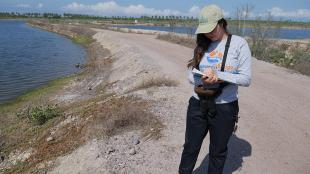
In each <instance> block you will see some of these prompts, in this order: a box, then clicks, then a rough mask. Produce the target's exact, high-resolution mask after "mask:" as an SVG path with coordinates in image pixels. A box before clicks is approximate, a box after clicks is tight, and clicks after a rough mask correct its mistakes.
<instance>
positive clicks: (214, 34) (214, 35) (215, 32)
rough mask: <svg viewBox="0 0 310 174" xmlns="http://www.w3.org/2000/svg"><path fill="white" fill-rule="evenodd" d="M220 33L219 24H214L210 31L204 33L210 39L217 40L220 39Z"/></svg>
mask: <svg viewBox="0 0 310 174" xmlns="http://www.w3.org/2000/svg"><path fill="white" fill-rule="evenodd" d="M222 34H223V31H222V28H221V27H220V26H219V25H216V27H215V28H214V29H213V30H212V31H211V32H210V33H205V34H204V35H205V36H206V37H207V38H209V39H211V40H212V41H217V40H220V39H221V37H222Z"/></svg>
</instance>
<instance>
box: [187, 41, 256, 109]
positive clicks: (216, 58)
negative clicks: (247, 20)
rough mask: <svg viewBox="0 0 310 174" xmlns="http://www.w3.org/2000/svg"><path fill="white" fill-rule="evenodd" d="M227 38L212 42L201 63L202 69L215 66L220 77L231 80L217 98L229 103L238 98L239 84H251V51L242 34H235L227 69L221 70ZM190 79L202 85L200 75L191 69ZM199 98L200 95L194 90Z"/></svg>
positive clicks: (227, 80) (193, 82)
mask: <svg viewBox="0 0 310 174" xmlns="http://www.w3.org/2000/svg"><path fill="white" fill-rule="evenodd" d="M225 44H226V40H223V41H216V42H212V43H211V44H210V45H209V48H208V50H207V51H206V53H205V54H204V56H203V58H202V60H201V62H200V64H199V69H200V71H202V72H203V71H204V70H205V69H206V68H209V67H211V68H213V69H215V70H216V72H217V76H218V78H219V79H221V80H224V81H226V82H229V83H230V84H229V85H228V86H226V87H225V88H224V89H223V91H222V94H221V95H220V96H218V97H217V98H216V103H217V104H221V103H229V102H232V101H235V100H237V99H238V86H246V87H247V86H249V85H250V83H251V57H252V56H251V51H250V48H249V46H248V43H247V41H246V40H245V39H243V38H242V37H240V36H236V35H233V36H232V38H231V43H230V47H229V50H228V54H227V59H226V64H225V71H224V72H221V65H222V59H223V56H224V51H225ZM188 78H189V81H190V82H191V83H192V84H193V85H194V86H198V85H202V82H201V80H200V77H199V76H196V75H194V74H193V73H192V72H191V70H189V73H188ZM203 86H204V88H206V89H208V88H214V87H217V86H218V84H217V85H203ZM193 96H194V97H195V98H197V99H199V98H198V95H197V94H196V93H195V92H194V94H193Z"/></svg>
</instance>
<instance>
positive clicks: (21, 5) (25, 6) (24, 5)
mask: <svg viewBox="0 0 310 174" xmlns="http://www.w3.org/2000/svg"><path fill="white" fill-rule="evenodd" d="M16 7H20V8H29V7H30V4H17V5H16Z"/></svg>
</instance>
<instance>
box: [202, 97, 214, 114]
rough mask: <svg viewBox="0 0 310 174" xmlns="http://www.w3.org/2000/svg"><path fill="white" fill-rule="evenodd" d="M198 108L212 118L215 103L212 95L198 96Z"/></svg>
mask: <svg viewBox="0 0 310 174" xmlns="http://www.w3.org/2000/svg"><path fill="white" fill-rule="evenodd" d="M200 110H201V112H202V113H203V114H206V115H208V116H209V117H211V118H213V117H215V115H216V103H215V98H214V97H208V98H205V97H200Z"/></svg>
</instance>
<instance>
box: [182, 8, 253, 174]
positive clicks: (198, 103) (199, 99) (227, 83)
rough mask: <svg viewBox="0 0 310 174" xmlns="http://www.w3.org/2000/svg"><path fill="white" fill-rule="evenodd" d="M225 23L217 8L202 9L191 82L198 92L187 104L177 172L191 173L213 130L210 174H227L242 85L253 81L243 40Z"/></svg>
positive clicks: (249, 59)
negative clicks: (228, 29) (206, 138)
mask: <svg viewBox="0 0 310 174" xmlns="http://www.w3.org/2000/svg"><path fill="white" fill-rule="evenodd" d="M226 28H227V22H226V20H225V19H224V18H223V13H222V10H221V9H220V8H219V7H218V6H216V5H209V6H206V7H204V8H203V10H202V11H201V13H200V14H199V26H198V28H197V31H196V34H197V41H196V43H197V44H196V48H195V50H194V57H193V59H191V60H190V61H189V64H188V67H189V69H190V70H192V69H194V68H196V69H199V70H200V71H201V72H203V73H204V75H203V76H199V75H197V74H195V73H192V71H190V73H189V80H190V82H191V83H192V84H193V86H194V94H193V96H192V97H191V98H190V100H189V105H188V110H187V120H186V132H185V143H184V150H183V153H182V158H181V163H180V166H179V173H182V174H189V173H192V171H193V169H194V167H195V164H196V161H197V157H198V154H199V151H200V147H201V144H202V142H203V139H204V137H205V136H206V134H207V132H208V131H209V132H210V145H209V165H208V167H209V168H208V174H220V173H222V172H223V168H224V163H225V160H226V156H227V143H228V140H229V138H230V136H231V135H232V133H233V130H234V127H235V122H236V121H237V118H238V116H237V115H238V111H239V107H238V95H237V94H238V93H237V92H238V86H249V85H250V82H251V52H250V49H249V46H248V44H247V42H246V40H244V39H243V38H241V37H239V36H235V35H233V36H231V35H230V34H229V33H228V32H227V29H226Z"/></svg>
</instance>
